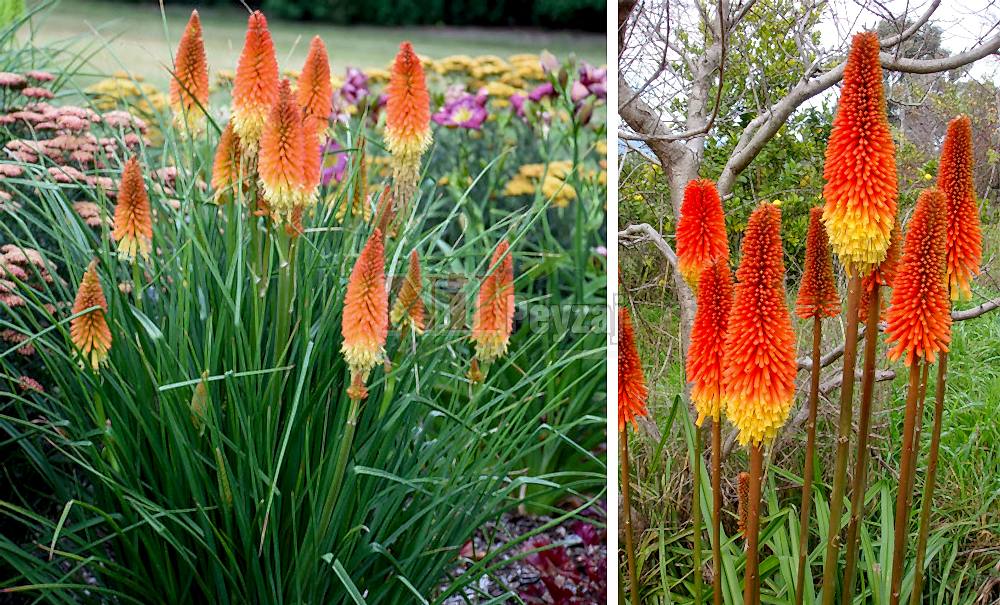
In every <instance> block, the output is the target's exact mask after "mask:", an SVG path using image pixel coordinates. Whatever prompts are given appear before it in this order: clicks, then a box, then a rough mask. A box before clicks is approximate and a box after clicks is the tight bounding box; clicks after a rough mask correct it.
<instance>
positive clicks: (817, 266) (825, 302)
mask: <svg viewBox="0 0 1000 605" xmlns="http://www.w3.org/2000/svg"><path fill="white" fill-rule="evenodd" d="M822 217H823V209H822V208H813V209H812V210H810V212H809V232H808V234H807V235H806V268H805V271H804V272H803V273H802V285H800V286H799V296H798V298H797V299H796V301H795V314H796V315H798V316H799V317H801V318H802V319H812V318H815V317H819V318H823V317H836V316H837V315H838V314H840V296H839V295H838V294H837V284H836V283H835V282H834V279H833V258H832V257H831V256H830V239H829V238H828V237H827V235H826V228H825V227H823V221H822Z"/></svg>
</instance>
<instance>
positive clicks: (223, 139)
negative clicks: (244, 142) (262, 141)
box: [212, 122, 242, 204]
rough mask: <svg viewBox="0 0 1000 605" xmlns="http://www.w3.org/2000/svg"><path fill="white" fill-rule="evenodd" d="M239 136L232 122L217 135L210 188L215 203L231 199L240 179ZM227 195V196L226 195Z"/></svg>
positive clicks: (240, 152)
mask: <svg viewBox="0 0 1000 605" xmlns="http://www.w3.org/2000/svg"><path fill="white" fill-rule="evenodd" d="M241 155H242V151H241V149H240V137H239V135H238V134H236V131H235V130H233V123H232V122H229V123H228V124H226V128H225V129H224V130H223V131H222V135H221V136H220V137H219V145H218V147H216V148H215V160H214V162H213V163H212V189H214V190H215V203H217V204H218V203H220V202H223V201H226V200H227V199H232V196H233V195H235V193H236V186H237V183H238V182H239V179H240V157H241ZM227 196H228V197H227Z"/></svg>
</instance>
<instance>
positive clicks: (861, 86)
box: [823, 32, 897, 275]
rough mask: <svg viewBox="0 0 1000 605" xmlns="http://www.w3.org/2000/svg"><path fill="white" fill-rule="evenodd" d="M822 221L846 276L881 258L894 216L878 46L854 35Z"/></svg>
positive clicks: (829, 156) (830, 146) (830, 147)
mask: <svg viewBox="0 0 1000 605" xmlns="http://www.w3.org/2000/svg"><path fill="white" fill-rule="evenodd" d="M823 177H824V178H825V179H826V184H825V185H824V186H823V198H824V200H825V202H826V203H825V205H824V207H823V222H824V223H825V224H826V230H827V233H828V234H829V237H830V243H831V244H832V246H833V250H834V252H836V253H837V256H839V257H840V262H841V263H842V264H843V265H844V267H845V268H846V269H847V271H848V273H850V274H852V275H853V274H854V271H859V272H861V273H862V274H864V273H866V272H868V271H870V270H871V269H872V267H874V266H875V265H877V264H878V263H880V262H881V261H882V259H883V258H885V252H886V249H887V248H888V247H889V237H890V232H891V231H892V225H893V222H894V217H895V216H896V194H897V183H896V156H895V148H894V146H893V143H892V136H891V134H890V132H889V121H888V119H887V118H886V113H885V95H884V92H883V89H882V66H881V64H880V63H879V41H878V36H877V35H876V34H875V33H874V32H866V33H861V34H857V35H856V36H854V41H853V43H852V45H851V52H850V54H849V55H848V57H847V67H846V68H845V69H844V84H843V88H842V91H841V94H840V104H839V105H838V107H837V115H836V116H835V117H834V119H833V131H832V132H831V133H830V140H829V142H828V143H827V147H826V166H825V167H824V170H823Z"/></svg>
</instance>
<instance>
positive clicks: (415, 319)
mask: <svg viewBox="0 0 1000 605" xmlns="http://www.w3.org/2000/svg"><path fill="white" fill-rule="evenodd" d="M422 291H423V286H422V285H421V283H420V256H419V255H418V254H417V251H416V250H414V251H413V252H411V253H410V266H409V268H408V269H407V271H406V277H405V278H404V279H403V285H402V286H400V288H399V294H398V295H397V296H396V304H394V305H393V306H392V312H391V313H390V314H389V319H390V321H392V323H393V324H394V325H400V324H401V323H402V324H405V325H408V326H410V328H411V329H413V331H414V332H416V333H417V334H423V333H424V313H425V310H424V301H423V299H421V297H420V294H421V292H422Z"/></svg>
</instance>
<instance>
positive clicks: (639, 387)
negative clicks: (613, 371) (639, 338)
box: [618, 306, 648, 432]
mask: <svg viewBox="0 0 1000 605" xmlns="http://www.w3.org/2000/svg"><path fill="white" fill-rule="evenodd" d="M647 394H648V392H647V390H646V377H645V376H644V375H643V373H642V361H640V360H639V349H638V348H636V346H635V330H634V329H633V327H632V316H631V315H630V314H629V312H628V307H624V306H623V307H619V308H618V431H619V432H621V431H624V430H625V424H626V423H628V422H631V423H632V425H633V426H635V422H636V421H635V419H636V418H637V417H638V416H646V415H647V414H648V412H647V411H646V397H647Z"/></svg>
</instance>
